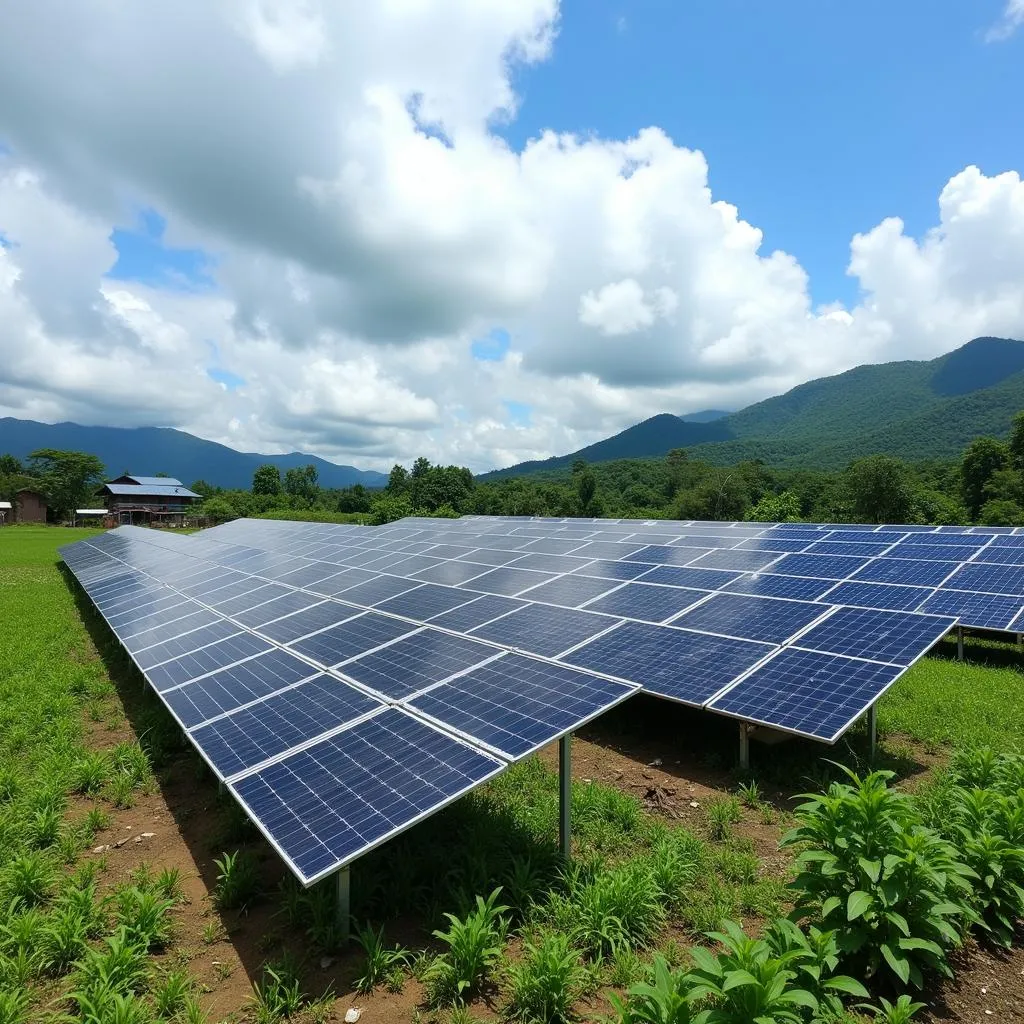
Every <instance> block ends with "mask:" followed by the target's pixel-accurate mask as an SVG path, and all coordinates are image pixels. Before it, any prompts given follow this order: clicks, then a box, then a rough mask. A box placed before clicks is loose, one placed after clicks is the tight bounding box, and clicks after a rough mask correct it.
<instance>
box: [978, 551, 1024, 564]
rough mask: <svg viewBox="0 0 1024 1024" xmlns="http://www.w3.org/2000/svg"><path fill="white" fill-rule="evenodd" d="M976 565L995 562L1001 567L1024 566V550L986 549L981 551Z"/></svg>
mask: <svg viewBox="0 0 1024 1024" xmlns="http://www.w3.org/2000/svg"><path fill="white" fill-rule="evenodd" d="M974 561H975V563H979V562H994V563H997V564H999V565H1024V548H985V550H984V551H979V552H978V554H977V556H976V557H975V559H974Z"/></svg>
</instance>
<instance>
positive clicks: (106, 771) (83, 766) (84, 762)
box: [72, 751, 110, 796]
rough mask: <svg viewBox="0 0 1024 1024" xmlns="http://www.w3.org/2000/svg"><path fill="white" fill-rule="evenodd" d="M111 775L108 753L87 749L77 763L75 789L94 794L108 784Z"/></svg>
mask: <svg viewBox="0 0 1024 1024" xmlns="http://www.w3.org/2000/svg"><path fill="white" fill-rule="evenodd" d="M109 776H110V763H109V761H108V760H107V758H106V755H105V754H103V753H101V752H99V751H87V752H86V753H84V754H83V755H82V756H81V757H80V758H79V760H78V762H77V763H76V764H75V767H74V781H73V783H72V788H73V791H74V792H76V793H84V794H89V795H91V796H94V795H96V794H97V793H99V792H100V791H101V790H102V789H103V787H104V786H105V785H106V784H107V779H108V778H109Z"/></svg>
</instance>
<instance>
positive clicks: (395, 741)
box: [231, 708, 503, 883]
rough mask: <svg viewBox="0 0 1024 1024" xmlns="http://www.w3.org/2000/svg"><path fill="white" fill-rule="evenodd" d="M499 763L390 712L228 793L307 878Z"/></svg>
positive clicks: (403, 823) (456, 793)
mask: <svg viewBox="0 0 1024 1024" xmlns="http://www.w3.org/2000/svg"><path fill="white" fill-rule="evenodd" d="M502 767H503V766H502V764H501V762H500V761H497V760H495V759H493V758H490V757H487V756H486V755H484V754H483V753H481V752H480V751H478V750H475V749H474V748H472V747H470V746H469V745H468V744H465V743H461V742H459V741H458V740H456V739H453V738H452V737H450V736H446V735H445V734H444V733H442V732H440V731H438V730H437V729H433V728H431V727H430V726H428V725H426V724H425V723H423V722H420V721H417V720H416V719H415V718H413V717H412V716H411V715H408V714H406V713H404V712H402V711H400V710H398V709H396V708H390V709H388V710H386V711H382V712H381V713H380V714H378V715H374V716H373V717H372V718H370V719H367V720H366V721H364V722H361V723H359V724H357V725H354V726H352V727H351V728H349V729H345V730H343V731H342V732H340V733H339V734H338V735H336V736H333V737H331V738H330V739H326V740H323V741H322V742H320V743H316V744H314V745H313V746H312V747H309V748H307V749H306V750H303V751H300V752H298V753H295V754H292V755H290V756H288V757H286V758H284V759H283V760H281V761H279V762H277V763H276V764H273V765H270V766H269V767H267V768H264V769H263V770H262V771H259V772H256V773H254V774H252V775H247V776H245V777H243V778H242V779H240V780H238V781H237V782H234V783H232V784H231V789H232V790H233V792H234V793H235V795H236V796H237V797H238V798H239V799H240V800H241V801H242V802H243V804H244V805H245V807H246V808H247V809H248V810H249V812H250V813H251V814H252V815H253V816H254V817H255V818H257V819H258V820H259V821H260V822H261V824H262V826H263V828H264V830H265V831H266V832H267V834H268V835H269V837H270V838H271V839H272V840H273V842H274V843H275V844H276V845H277V847H278V848H279V849H280V850H281V852H282V853H283V854H284V856H285V857H287V859H288V861H289V862H290V863H291V864H292V866H293V868H294V870H295V871H296V872H297V873H298V874H299V875H300V876H301V877H302V879H303V880H304V881H306V882H307V883H308V882H313V881H315V880H317V879H318V878H320V877H322V876H323V875H325V874H327V873H328V872H330V871H333V870H335V869H336V868H337V867H338V866H339V865H340V864H344V863H347V862H348V861H349V860H351V859H353V858H355V857H356V856H358V855H360V854H362V853H365V852H366V851H367V850H369V849H371V848H372V847H374V846H376V845H378V844H379V843H381V842H383V841H384V840H385V839H388V838H389V837H391V836H393V835H396V834H397V833H398V832H401V831H402V830H403V829H405V828H407V827H408V826H409V825H412V824H414V823H415V822H416V821H417V820H419V819H420V818H422V817H424V816H425V815H426V814H429V813H431V812H433V811H436V810H439V809H440V808H441V807H443V806H444V805H445V804H447V803H450V802H451V801H452V800H454V799H456V798H457V797H459V796H461V795H462V794H463V793H465V792H468V791H469V790H470V789H473V788H474V787H475V786H477V785H479V784H480V783H481V782H484V781H485V780H487V779H488V778H490V777H491V776H493V775H496V774H497V773H498V772H499V771H501V770H502Z"/></svg>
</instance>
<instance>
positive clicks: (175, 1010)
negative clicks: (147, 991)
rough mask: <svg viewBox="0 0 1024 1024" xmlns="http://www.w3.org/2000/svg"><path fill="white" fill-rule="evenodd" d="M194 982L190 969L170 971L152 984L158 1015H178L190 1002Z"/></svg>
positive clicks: (164, 1016)
mask: <svg viewBox="0 0 1024 1024" xmlns="http://www.w3.org/2000/svg"><path fill="white" fill-rule="evenodd" d="M193 984H194V982H193V981H192V978H191V977H190V975H189V973H188V971H182V970H178V971H168V972H167V973H166V974H164V975H163V976H162V977H161V978H160V979H159V981H158V982H157V983H156V984H155V985H153V986H152V994H153V1006H154V1008H155V1009H156V1012H157V1016H158V1017H163V1018H170V1017H176V1016H178V1014H179V1013H181V1012H182V1010H184V1009H185V1006H186V1005H187V1003H188V997H189V995H190V994H191V992H192V986H193Z"/></svg>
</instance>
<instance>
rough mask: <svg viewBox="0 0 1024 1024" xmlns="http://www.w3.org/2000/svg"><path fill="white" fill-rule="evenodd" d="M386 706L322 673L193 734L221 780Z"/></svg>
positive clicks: (201, 728)
mask: <svg viewBox="0 0 1024 1024" xmlns="http://www.w3.org/2000/svg"><path fill="white" fill-rule="evenodd" d="M381 707H383V705H382V704H381V703H380V701H377V700H374V699H373V698H372V697H368V696H367V695H366V694H365V693H361V692H360V691H359V690H357V689H356V688H355V687H353V686H348V685H346V684H345V683H343V682H341V680H339V679H334V678H332V677H331V676H327V675H319V676H316V677H315V678H313V679H310V680H309V681H308V682H306V683H301V684H300V685H299V686H293V687H292V688H291V689H288V690H285V691H283V692H282V693H278V694H275V695H274V696H272V697H267V698H266V699H264V700H261V701H259V703H257V704H252V705H250V706H249V707H247V708H242V709H241V710H239V711H234V712H232V713H231V714H229V715H227V716H225V717H224V718H218V719H217V720H216V721H213V722H209V723H208V724H206V725H201V726H199V727H198V728H197V729H194V730H193V731H192V733H191V736H192V739H193V741H194V742H195V743H196V744H198V746H199V747H200V749H201V750H202V751H203V753H204V754H205V755H206V756H207V758H209V760H210V763H211V764H212V765H213V767H214V768H215V769H216V770H217V771H218V772H219V773H220V774H221V776H222V777H223V778H229V777H230V776H232V775H236V774H237V773H238V772H241V771H245V770H246V769H247V768H254V767H255V766H256V765H259V764H262V763H263V762H265V761H269V760H270V759H271V758H274V757H277V756H278V755H279V754H283V753H284V752H285V751H286V750H289V749H291V748H292V747H297V746H299V745H300V744H302V743H306V742H308V741H309V740H312V739H315V738H316V737H317V736H322V735H324V734H325V733H328V732H330V731H331V730H332V729H336V728H338V726H341V725H344V724H345V723H346V722H353V721H355V720H356V719H357V718H361V717H362V716H363V715H367V714H369V713H370V712H372V711H376V710H377V709H379V708H381Z"/></svg>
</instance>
